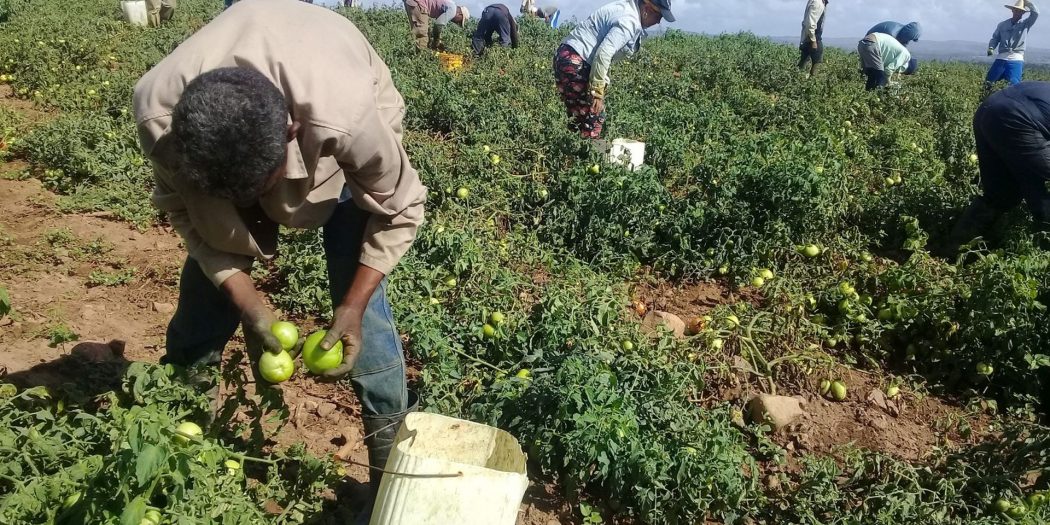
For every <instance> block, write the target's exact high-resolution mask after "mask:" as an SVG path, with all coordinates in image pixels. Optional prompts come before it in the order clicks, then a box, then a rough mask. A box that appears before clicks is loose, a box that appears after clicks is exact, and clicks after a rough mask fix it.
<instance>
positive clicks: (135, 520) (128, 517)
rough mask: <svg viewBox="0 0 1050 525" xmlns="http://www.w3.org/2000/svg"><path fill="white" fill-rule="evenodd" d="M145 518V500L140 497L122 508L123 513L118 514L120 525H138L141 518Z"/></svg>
mask: <svg viewBox="0 0 1050 525" xmlns="http://www.w3.org/2000/svg"><path fill="white" fill-rule="evenodd" d="M145 517H146V500H144V499H142V496H137V497H136V498H135V499H133V500H131V503H128V505H127V506H126V507H124V512H121V513H120V525H139V523H140V522H142V518H145Z"/></svg>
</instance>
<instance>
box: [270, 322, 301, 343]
mask: <svg viewBox="0 0 1050 525" xmlns="http://www.w3.org/2000/svg"><path fill="white" fill-rule="evenodd" d="M270 333H272V334H273V336H274V337H276V338H277V340H278V341H280V342H281V348H283V349H284V350H291V349H292V348H295V343H298V342H299V329H298V328H296V326H295V325H294V324H292V323H290V322H288V321H277V322H276V323H274V324H272V325H270Z"/></svg>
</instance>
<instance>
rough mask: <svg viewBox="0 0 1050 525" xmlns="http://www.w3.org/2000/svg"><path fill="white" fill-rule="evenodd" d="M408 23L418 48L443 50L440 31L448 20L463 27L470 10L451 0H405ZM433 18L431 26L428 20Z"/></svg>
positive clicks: (468, 17) (468, 18)
mask: <svg viewBox="0 0 1050 525" xmlns="http://www.w3.org/2000/svg"><path fill="white" fill-rule="evenodd" d="M405 12H406V13H408V25H409V27H410V28H411V30H412V38H413V39H415V42H416V47H417V48H419V49H433V50H444V49H445V45H444V44H442V43H441V31H442V30H443V29H444V28H445V26H446V25H448V23H449V22H452V23H453V24H456V25H458V26H459V27H463V26H464V25H465V24H466V23H467V20H470V11H469V10H468V9H467V8H466V7H463V6H457V5H456V3H455V2H453V1H452V0H405ZM431 19H433V20H434V24H433V27H431V24H430V20H431Z"/></svg>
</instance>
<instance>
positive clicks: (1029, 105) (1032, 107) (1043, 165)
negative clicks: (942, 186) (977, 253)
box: [944, 82, 1050, 256]
mask: <svg viewBox="0 0 1050 525" xmlns="http://www.w3.org/2000/svg"><path fill="white" fill-rule="evenodd" d="M973 137H974V140H975V142H976V145H977V159H978V166H979V168H980V170H981V181H980V183H981V195H980V196H978V197H976V198H974V199H973V202H971V203H970V205H969V206H968V207H967V208H966V210H965V211H964V212H963V214H962V216H961V217H960V218H959V221H958V223H956V225H955V229H954V230H953V231H952V233H951V236H950V237H949V239H948V243H947V247H946V248H945V250H944V251H945V254H946V255H949V256H952V255H955V254H956V253H958V251H959V247H960V246H961V245H963V244H964V243H967V242H969V241H971V240H972V239H973V238H975V237H978V236H984V235H986V234H988V232H989V231H990V230H991V228H992V226H994V225H995V223H996V221H997V220H998V219H999V218H1000V217H1001V216H1002V215H1003V214H1004V213H1006V212H1007V211H1010V210H1012V209H1013V208H1015V207H1016V206H1017V205H1019V204H1020V203H1021V201H1024V202H1025V204H1027V205H1028V210H1029V211H1031V212H1032V218H1033V219H1034V222H1033V225H1032V229H1033V231H1034V232H1036V233H1041V232H1050V189H1048V185H1050V83H1048V82H1021V83H1020V84H1016V85H1014V86H1011V87H1008V88H1006V89H1004V90H1002V91H999V92H997V93H994V94H992V95H991V96H989V97H988V98H987V99H986V100H985V101H984V103H983V104H981V105H980V106H979V107H978V108H977V112H976V113H975V114H974V117H973ZM1040 241H1041V243H1042V246H1043V247H1044V248H1045V249H1050V243H1048V242H1047V239H1046V238H1045V237H1043V238H1042V239H1040Z"/></svg>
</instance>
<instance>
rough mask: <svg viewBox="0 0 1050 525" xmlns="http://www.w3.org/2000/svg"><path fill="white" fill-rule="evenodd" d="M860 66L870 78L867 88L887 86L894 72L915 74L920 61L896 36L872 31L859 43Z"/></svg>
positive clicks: (869, 89)
mask: <svg viewBox="0 0 1050 525" xmlns="http://www.w3.org/2000/svg"><path fill="white" fill-rule="evenodd" d="M857 54H858V55H860V67H861V69H863V70H864V75H865V76H867V78H868V80H867V83H866V85H865V86H864V88H865V89H867V90H868V91H871V90H873V89H877V88H881V87H885V86H886V85H887V84H889V83H890V81H891V80H893V75H894V74H898V73H899V74H904V75H914V74H915V72H916V71H918V69H919V61H918V60H916V59H914V58H912V57H911V53H910V52H909V51H908V49H907V48H906V47H904V46H903V45H902V44H901V43H900V42H898V41H897V39H896V38H893V37H892V36H890V35H887V34H885V33H870V34H868V35H867V36H865V37H864V38H863V39H862V40H861V41H860V42H859V43H858V44H857Z"/></svg>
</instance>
